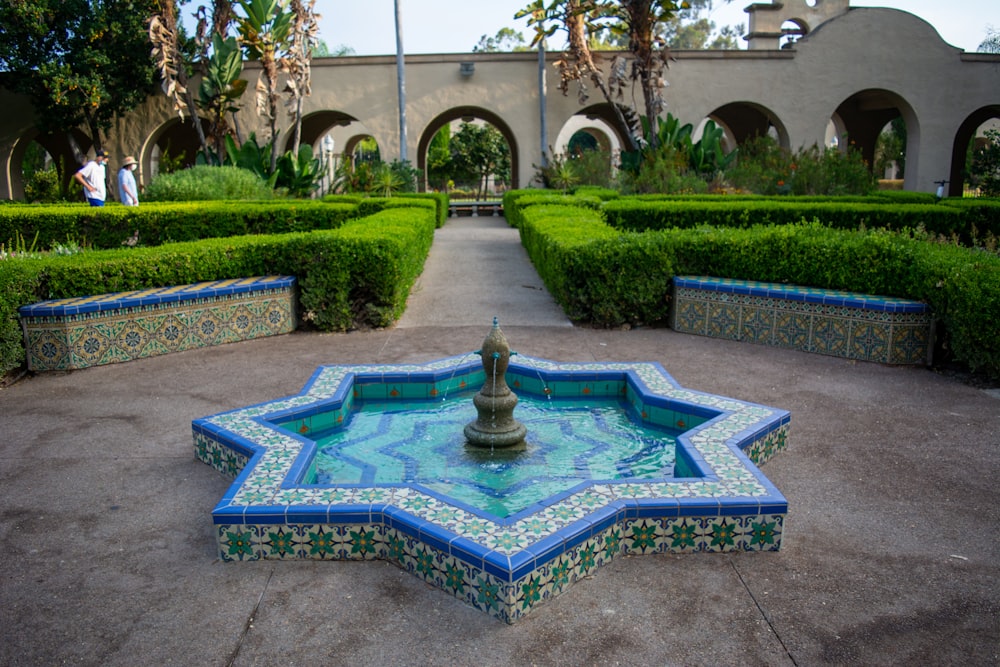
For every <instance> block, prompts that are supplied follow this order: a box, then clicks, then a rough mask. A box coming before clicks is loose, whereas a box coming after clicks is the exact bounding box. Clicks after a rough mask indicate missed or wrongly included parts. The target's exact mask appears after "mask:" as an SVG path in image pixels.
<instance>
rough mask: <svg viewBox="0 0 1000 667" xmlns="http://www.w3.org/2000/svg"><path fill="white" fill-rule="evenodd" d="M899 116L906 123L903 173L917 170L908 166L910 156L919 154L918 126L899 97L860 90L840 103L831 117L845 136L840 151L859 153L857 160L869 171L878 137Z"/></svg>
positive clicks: (907, 105) (903, 100)
mask: <svg viewBox="0 0 1000 667" xmlns="http://www.w3.org/2000/svg"><path fill="white" fill-rule="evenodd" d="M899 116H902V118H903V122H905V123H906V155H907V167H908V169H907V173H910V167H914V168H915V167H916V166H917V165H916V164H915V163H911V159H913V158H911V156H919V154H920V124H919V123H918V122H917V115H916V112H914V110H913V107H911V106H910V104H909V103H908V102H907V101H906V100H905V99H903V97H902V96H900V95H899V94H897V93H894V92H892V91H890V90H884V89H877V88H870V89H867V90H862V91H859V92H857V93H855V94H853V95H851V96H850V97H848V98H847V99H846V100H844V101H843V102H841V103H840V105H839V106H838V107H837V108H836V110H835V111H834V113H833V114H831V118H836V119H838V120H839V122H840V123H841V124H842V125H843V128H844V134H846V138H847V141H846V142H844V141H843V137H841V142H840V147H841V150H847V149H848V147H850V148H854V149H857V150H859V151H861V157H862V158H864V160H865V163H866V164H868V165H869V167H870V168H874V165H875V149H876V147H877V146H878V137H879V135H880V134H882V130H883V128H885V126H886V125H887V124H888V123H890V122H891V121H893V120H895V119H896V118H897V117H899ZM913 161H914V162H915V159H914V160H913ZM914 171H915V169H914Z"/></svg>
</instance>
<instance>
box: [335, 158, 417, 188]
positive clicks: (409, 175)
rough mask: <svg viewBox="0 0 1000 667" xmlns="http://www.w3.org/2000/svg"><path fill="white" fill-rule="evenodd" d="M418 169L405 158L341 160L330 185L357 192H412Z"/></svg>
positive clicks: (415, 183) (415, 184)
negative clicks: (332, 183) (388, 160)
mask: <svg viewBox="0 0 1000 667" xmlns="http://www.w3.org/2000/svg"><path fill="white" fill-rule="evenodd" d="M419 178H420V170H418V169H415V168H413V167H412V166H410V161H409V160H393V161H392V162H391V163H386V162H382V161H381V160H378V159H376V160H374V161H371V162H367V161H352V160H344V161H343V162H341V163H340V165H338V167H337V174H336V178H335V181H334V182H335V185H334V188H335V189H336V190H337V192H339V193H351V192H358V193H364V194H370V195H377V196H380V197H391V196H392V195H394V194H397V193H401V192H416V188H417V181H418V179H419Z"/></svg>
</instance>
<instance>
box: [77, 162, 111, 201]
mask: <svg viewBox="0 0 1000 667" xmlns="http://www.w3.org/2000/svg"><path fill="white" fill-rule="evenodd" d="M107 162H108V154H107V153H105V152H104V151H103V150H101V149H98V150H97V152H96V153H94V159H93V160H91V161H90V162H88V163H87V164H85V165H83V167H81V168H80V170H79V171H77V172H76V173H75V174H73V178H75V179H76V180H77V182H78V183H79V184H80V185H82V186H83V196H84V197H86V198H87V201H88V202H89V203H90V205H91V206H104V199H105V197H107V189H106V186H105V184H104V182H105V181H106V180H107V178H108V177H107V172H106V171H105V167H104V165H106V164H107Z"/></svg>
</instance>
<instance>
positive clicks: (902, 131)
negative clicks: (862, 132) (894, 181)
mask: <svg viewBox="0 0 1000 667" xmlns="http://www.w3.org/2000/svg"><path fill="white" fill-rule="evenodd" d="M892 162H895V163H896V166H897V167H898V168H899V177H900V178H902V177H903V174H905V173H906V121H904V120H903V117H902V116H897V117H896V118H895V119H893V121H892V122H891V123H890V124H889V129H888V130H884V131H883V132H882V133H881V134H879V136H878V140H877V141H876V143H875V170H874V171H875V174H876V175H878V177H879V178H881V177H882V176H881V175H882V174H884V173H885V170H886V169H887V168H888V167H889V164H891V163H892Z"/></svg>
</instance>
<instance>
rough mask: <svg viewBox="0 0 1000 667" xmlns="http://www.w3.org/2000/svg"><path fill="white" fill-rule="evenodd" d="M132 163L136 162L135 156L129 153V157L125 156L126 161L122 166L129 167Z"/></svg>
mask: <svg viewBox="0 0 1000 667" xmlns="http://www.w3.org/2000/svg"><path fill="white" fill-rule="evenodd" d="M132 164H136V162H135V158H134V157H132V156H131V155H129V156H128V157H126V158H125V162H123V163H122V166H123V167H127V166H129V165H132Z"/></svg>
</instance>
